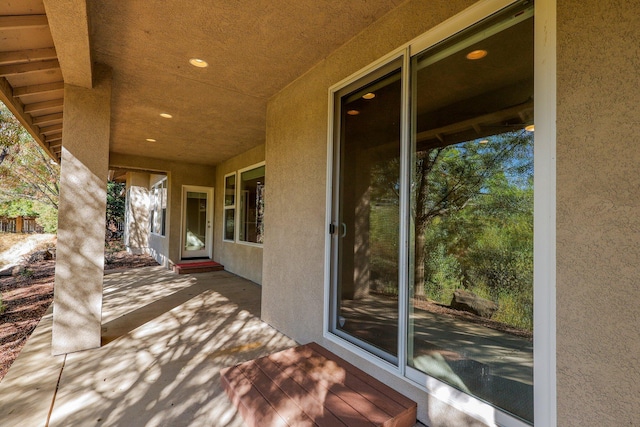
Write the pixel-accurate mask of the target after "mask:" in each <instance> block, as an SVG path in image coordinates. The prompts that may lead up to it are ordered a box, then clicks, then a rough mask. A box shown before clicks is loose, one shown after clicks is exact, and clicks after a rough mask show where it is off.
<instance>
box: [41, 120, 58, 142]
mask: <svg viewBox="0 0 640 427" xmlns="http://www.w3.org/2000/svg"><path fill="white" fill-rule="evenodd" d="M59 132H62V123H58V124H55V125H51V126H47V127H42V128H40V133H41V134H43V135H45V136H49V135H51V134H54V133H59ZM45 139H47V138H45Z"/></svg>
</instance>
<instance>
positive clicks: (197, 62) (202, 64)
mask: <svg viewBox="0 0 640 427" xmlns="http://www.w3.org/2000/svg"><path fill="white" fill-rule="evenodd" d="M189 64H191V65H193V66H194V67H198V68H207V67H208V66H209V64H208V63H207V61H205V60H204V59H200V58H191V59H190V60H189Z"/></svg>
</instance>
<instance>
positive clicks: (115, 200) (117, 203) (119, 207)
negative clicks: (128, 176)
mask: <svg viewBox="0 0 640 427" xmlns="http://www.w3.org/2000/svg"><path fill="white" fill-rule="evenodd" d="M125 191H126V184H125V183H124V182H116V181H108V182H107V222H109V221H113V222H121V221H124V211H125Z"/></svg>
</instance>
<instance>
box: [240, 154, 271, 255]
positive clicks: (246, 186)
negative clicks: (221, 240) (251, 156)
mask: <svg viewBox="0 0 640 427" xmlns="http://www.w3.org/2000/svg"><path fill="white" fill-rule="evenodd" d="M238 174H239V176H240V182H239V186H238V200H239V209H238V240H239V241H240V242H247V243H258V244H262V243H264V196H265V166H264V164H261V165H259V166H252V167H251V168H249V169H245V170H241V171H239V172H238Z"/></svg>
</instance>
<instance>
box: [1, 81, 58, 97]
mask: <svg viewBox="0 0 640 427" xmlns="http://www.w3.org/2000/svg"><path fill="white" fill-rule="evenodd" d="M56 90H64V82H54V83H42V84H39V85H29V86H20V87H14V88H13V96H15V97H16V98H20V97H21V96H27V95H37V94H40V93H46V92H54V91H56Z"/></svg>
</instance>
